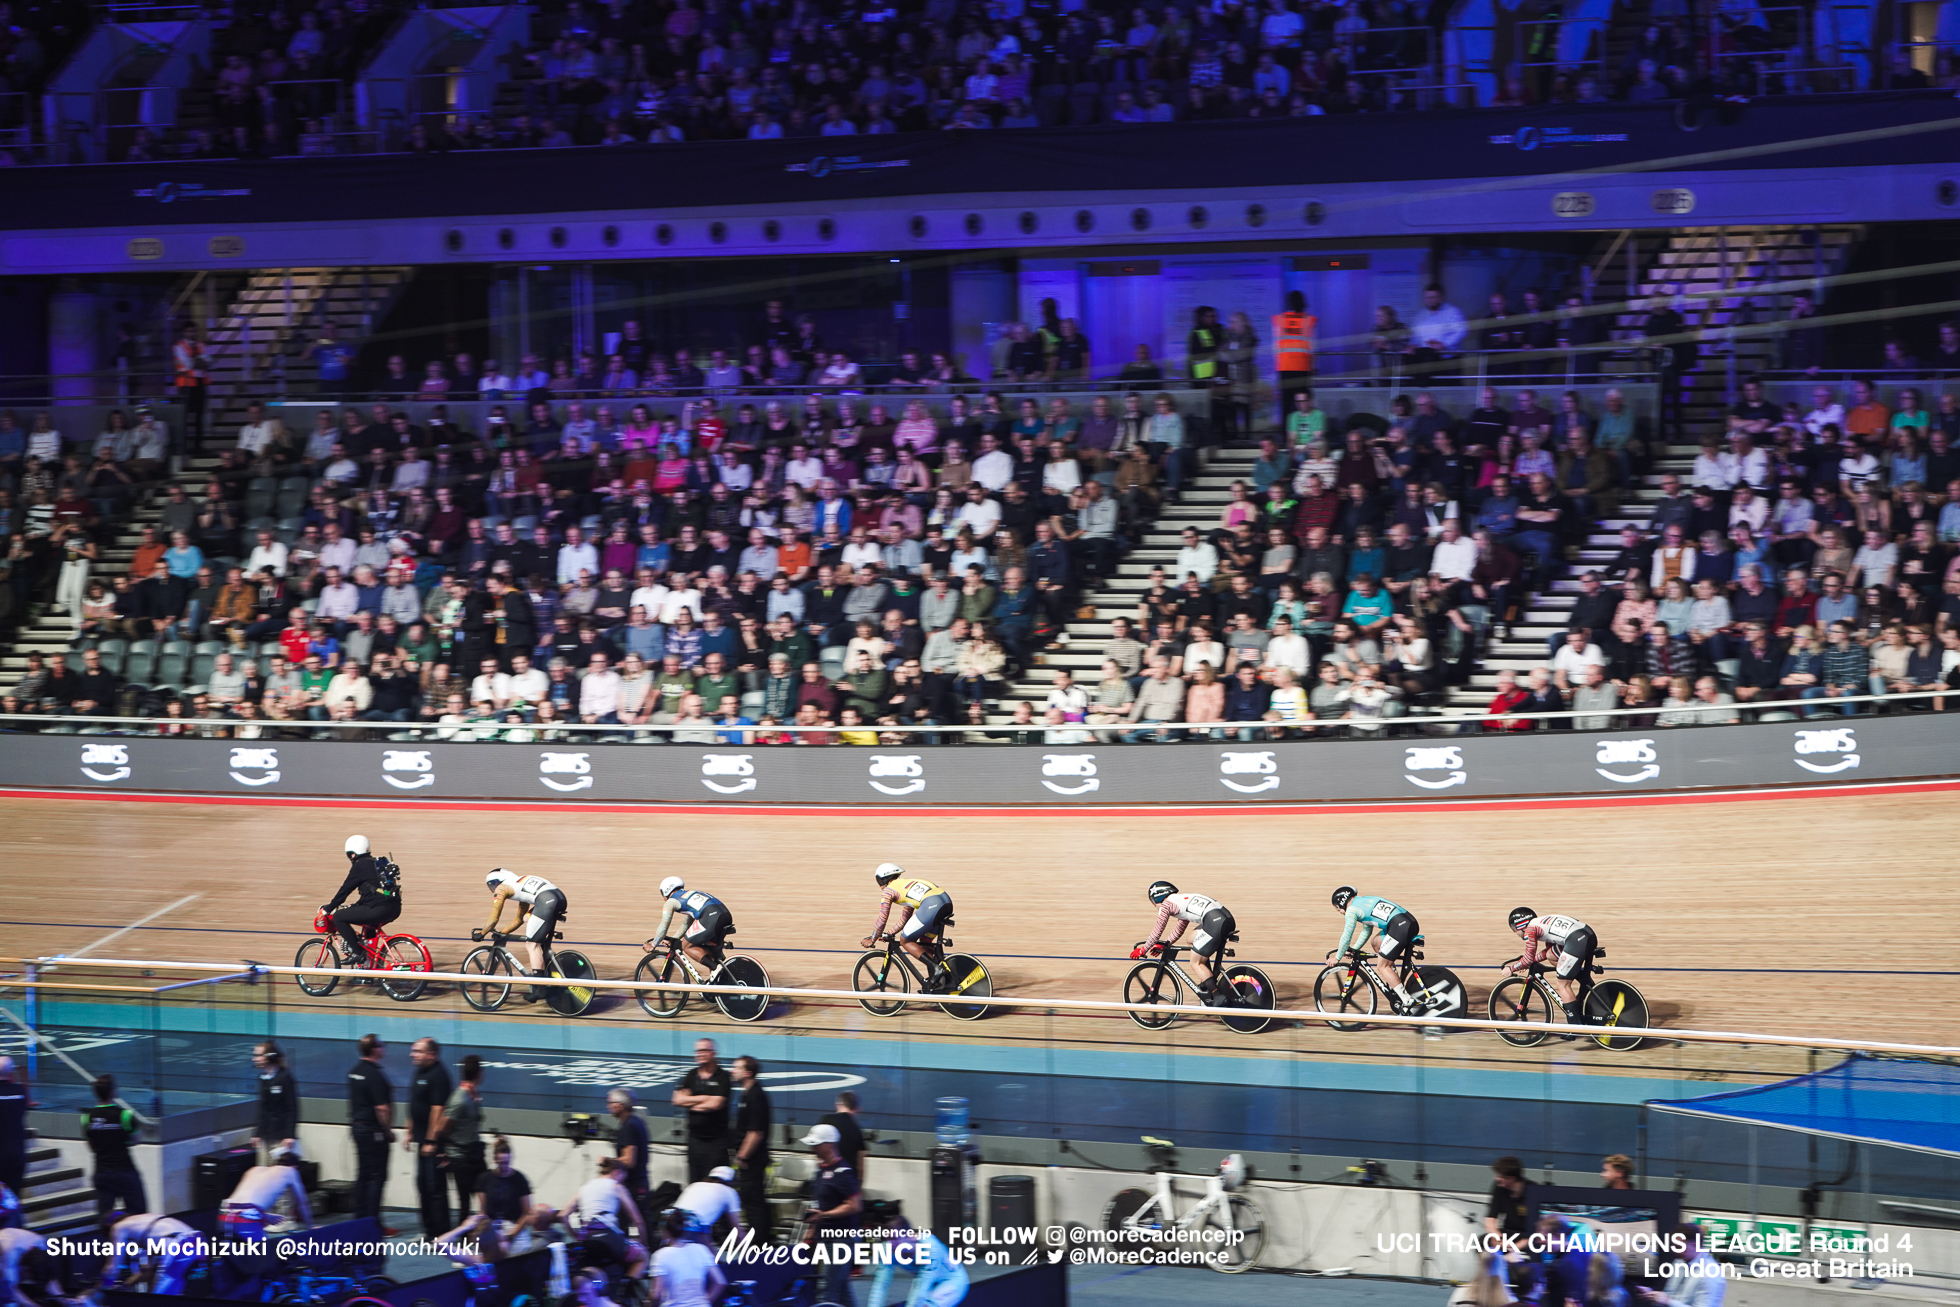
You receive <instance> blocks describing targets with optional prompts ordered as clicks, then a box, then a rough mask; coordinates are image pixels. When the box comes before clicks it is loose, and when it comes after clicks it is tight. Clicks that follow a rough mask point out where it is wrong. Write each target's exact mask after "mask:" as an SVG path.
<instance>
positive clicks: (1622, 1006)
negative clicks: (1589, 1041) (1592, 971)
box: [1586, 980, 1647, 1053]
mask: <svg viewBox="0 0 1960 1307" xmlns="http://www.w3.org/2000/svg"><path fill="white" fill-rule="evenodd" d="M1586 1021H1587V1023H1588V1024H1590V1025H1594V1026H1609V1027H1610V1026H1629V1027H1632V1028H1634V1029H1636V1030H1637V1029H1640V1028H1643V1027H1645V1026H1646V1024H1647V1000H1646V999H1644V998H1642V997H1641V996H1640V991H1639V990H1637V989H1635V988H1634V987H1633V986H1632V985H1629V984H1627V982H1626V981H1624V980H1602V981H1600V982H1599V983H1598V984H1597V985H1594V986H1593V987H1592V992H1591V993H1590V994H1588V995H1586ZM1593 1042H1595V1043H1597V1044H1598V1045H1599V1046H1600V1047H1601V1048H1609V1049H1612V1050H1613V1051H1614V1052H1616V1053H1624V1052H1626V1051H1627V1050H1628V1049H1634V1048H1639V1047H1640V1036H1639V1035H1608V1034H1596V1035H1594V1036H1593Z"/></svg>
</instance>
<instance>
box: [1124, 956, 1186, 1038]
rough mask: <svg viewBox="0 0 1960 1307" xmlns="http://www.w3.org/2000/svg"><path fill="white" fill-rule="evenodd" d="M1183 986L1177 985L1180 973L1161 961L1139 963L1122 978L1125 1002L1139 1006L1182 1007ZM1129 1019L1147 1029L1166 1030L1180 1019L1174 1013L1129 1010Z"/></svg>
mask: <svg viewBox="0 0 1960 1307" xmlns="http://www.w3.org/2000/svg"><path fill="white" fill-rule="evenodd" d="M1183 991H1184V987H1183V985H1181V984H1180V983H1179V982H1178V979H1177V973H1176V972H1174V971H1172V970H1171V969H1170V968H1169V967H1167V966H1165V965H1164V964H1163V963H1161V962H1139V963H1137V964H1136V965H1135V966H1134V967H1131V968H1130V974H1129V975H1127V976H1125V977H1124V978H1123V1001H1124V1002H1125V1003H1134V1004H1137V1005H1139V1006H1141V1005H1144V1004H1155V1003H1164V1004H1169V1005H1173V1006H1181V1005H1182V1004H1183V1002H1184V992H1183ZM1130 1020H1132V1021H1134V1022H1136V1023H1137V1024H1138V1025H1140V1026H1142V1027H1143V1028H1144V1029H1145V1030H1163V1029H1166V1028H1168V1027H1169V1026H1170V1025H1171V1024H1172V1023H1173V1022H1175V1021H1176V1020H1177V1013H1175V1012H1139V1011H1137V1010H1136V1008H1134V1007H1133V1008H1131V1009H1130Z"/></svg>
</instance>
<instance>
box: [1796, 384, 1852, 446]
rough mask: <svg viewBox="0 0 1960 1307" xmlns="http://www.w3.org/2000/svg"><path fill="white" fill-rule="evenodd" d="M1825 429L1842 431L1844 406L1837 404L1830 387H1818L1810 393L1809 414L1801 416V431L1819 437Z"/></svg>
mask: <svg viewBox="0 0 1960 1307" xmlns="http://www.w3.org/2000/svg"><path fill="white" fill-rule="evenodd" d="M1825 427H1836V428H1837V429H1838V430H1840V431H1842V430H1843V429H1844V405H1842V404H1840V403H1838V402H1837V399H1836V397H1835V396H1833V395H1832V394H1831V390H1830V387H1828V386H1819V387H1817V389H1815V390H1813V391H1811V392H1810V412H1808V413H1806V414H1804V415H1803V429H1804V430H1805V431H1808V432H1809V433H1810V434H1811V435H1813V436H1821V435H1823V434H1824V428H1825Z"/></svg>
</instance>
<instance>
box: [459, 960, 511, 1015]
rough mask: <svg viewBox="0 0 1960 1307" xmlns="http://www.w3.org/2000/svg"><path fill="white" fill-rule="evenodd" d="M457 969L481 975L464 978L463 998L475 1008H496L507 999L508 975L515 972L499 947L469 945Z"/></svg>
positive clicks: (482, 1009) (487, 1009) (508, 992)
mask: <svg viewBox="0 0 1960 1307" xmlns="http://www.w3.org/2000/svg"><path fill="white" fill-rule="evenodd" d="M456 969H457V970H458V971H460V972H462V973H463V974H464V975H466V976H482V977H483V979H482V980H466V981H464V982H463V1001H464V1002H465V1003H468V1004H469V1005H470V1006H471V1007H473V1008H475V1009H476V1010H477V1011H479V1012H495V1011H496V1010H497V1009H498V1008H500V1007H502V1006H503V1005H504V1003H505V1002H506V1001H508V1000H509V998H510V985H511V978H512V977H513V976H514V975H515V974H516V972H515V971H514V970H513V969H512V967H511V965H510V959H509V958H508V957H506V956H505V955H504V951H503V950H502V949H500V948H494V947H492V946H491V945H488V944H485V945H484V946H483V947H482V948H479V949H472V950H471V951H470V955H469V956H468V957H466V958H464V959H463V965H462V966H460V967H458V968H456Z"/></svg>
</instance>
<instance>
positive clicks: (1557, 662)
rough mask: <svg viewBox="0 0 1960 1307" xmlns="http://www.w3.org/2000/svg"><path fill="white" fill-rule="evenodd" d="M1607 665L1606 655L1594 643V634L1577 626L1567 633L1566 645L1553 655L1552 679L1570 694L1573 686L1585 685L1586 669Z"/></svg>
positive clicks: (1561, 646)
mask: <svg viewBox="0 0 1960 1307" xmlns="http://www.w3.org/2000/svg"><path fill="white" fill-rule="evenodd" d="M1605 665H1606V655H1605V653H1603V652H1602V651H1601V650H1600V647H1599V646H1598V645H1596V644H1594V643H1593V642H1592V633H1591V632H1590V631H1588V630H1586V629H1585V628H1584V627H1578V626H1575V627H1573V628H1572V629H1571V630H1569V631H1567V632H1566V633H1565V643H1564V644H1562V645H1560V646H1559V650H1558V652H1557V653H1555V654H1553V655H1552V678H1553V679H1554V680H1556V681H1557V682H1558V688H1559V689H1560V690H1562V691H1563V692H1565V693H1566V694H1570V693H1572V687H1573V686H1575V685H1583V684H1584V683H1585V679H1586V678H1585V670H1586V668H1588V667H1604V666H1605Z"/></svg>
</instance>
